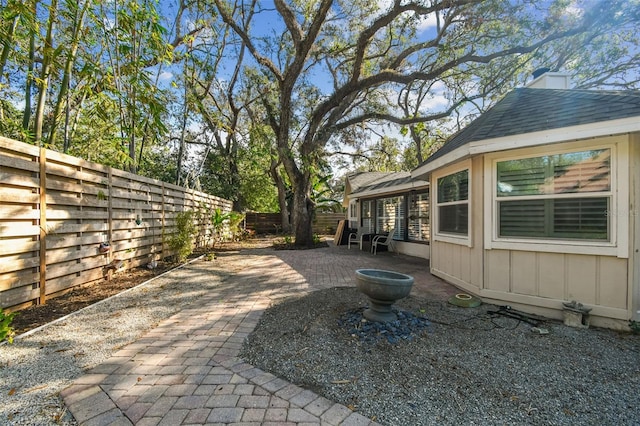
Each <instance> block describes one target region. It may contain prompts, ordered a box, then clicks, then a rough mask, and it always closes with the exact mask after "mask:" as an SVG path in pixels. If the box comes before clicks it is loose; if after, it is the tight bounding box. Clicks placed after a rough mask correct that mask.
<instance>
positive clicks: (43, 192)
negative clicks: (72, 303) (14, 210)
mask: <svg viewBox="0 0 640 426" xmlns="http://www.w3.org/2000/svg"><path fill="white" fill-rule="evenodd" d="M39 256H40V259H39V260H40V300H39V304H41V305H44V304H45V303H46V301H47V150H46V149H45V148H40V253H39Z"/></svg>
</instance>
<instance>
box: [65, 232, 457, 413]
mask: <svg viewBox="0 0 640 426" xmlns="http://www.w3.org/2000/svg"><path fill="white" fill-rule="evenodd" d="M188 267H189V268H191V269H192V270H194V271H195V272H197V271H198V270H201V271H203V270H207V271H208V272H210V270H211V269H218V270H220V271H225V274H226V276H227V278H226V279H225V280H223V281H222V283H221V285H220V286H219V288H217V291H214V292H210V293H209V294H208V295H207V296H206V297H205V298H203V299H202V300H200V301H199V303H197V304H194V305H190V306H188V307H186V308H185V309H184V310H182V311H181V312H179V313H178V314H176V315H174V316H172V317H171V318H168V319H166V320H165V321H162V322H161V323H160V324H158V326H157V327H156V328H154V329H152V330H150V331H149V332H148V333H146V334H145V335H144V336H143V337H142V338H140V339H138V340H137V341H135V342H133V343H131V344H129V345H127V346H125V347H123V348H122V349H120V350H119V351H117V352H116V353H114V354H113V356H112V357H111V358H110V359H109V360H108V361H107V362H105V363H103V364H101V365H98V366H97V367H95V368H93V369H91V370H90V371H87V374H86V375H84V376H83V377H80V378H79V379H77V380H76V381H75V382H74V384H73V385H72V386H70V387H68V388H67V389H65V390H64V391H63V392H61V396H62V397H63V398H64V401H65V404H66V405H67V408H68V409H69V411H70V412H71V413H72V414H73V416H74V417H75V418H76V420H77V421H78V423H79V424H81V425H131V424H136V425H180V424H183V425H186V424H242V425H319V424H322V425H373V424H375V423H374V422H371V421H370V420H369V419H368V418H366V417H364V416H362V415H360V414H358V413H356V412H353V411H351V410H349V409H348V408H347V407H345V406H343V405H340V404H336V403H334V402H332V401H329V400H327V399H325V398H323V397H321V396H319V395H317V394H315V393H314V392H311V391H309V390H306V389H303V388H301V387H299V386H296V385H295V384H292V383H289V382H287V381H285V380H282V379H280V378H278V377H275V376H274V375H272V374H270V373H267V372H264V371H262V370H260V369H258V368H255V367H253V366H252V365H249V364H247V363H245V362H243V361H242V360H241V359H239V358H238V353H239V350H240V348H241V345H242V342H243V340H244V338H245V337H246V336H247V335H248V334H249V333H251V331H252V330H253V329H254V327H255V326H256V324H257V323H258V320H259V319H260V316H261V315H262V313H263V312H264V310H265V309H266V308H267V307H268V306H269V305H270V304H271V303H273V302H274V301H276V300H277V299H280V298H284V297H288V296H292V295H296V294H303V293H305V292H309V291H314V290H318V289H323V288H330V287H335V286H354V285H355V282H354V279H355V278H354V277H355V274H354V271H355V270H356V269H359V268H378V269H389V270H394V271H398V272H403V273H406V274H409V275H412V276H413V277H414V279H415V283H414V288H413V290H412V293H413V294H421V295H425V296H428V297H432V298H434V299H438V300H443V299H446V298H448V297H449V296H451V295H453V294H455V293H456V288H455V287H453V286H450V285H449V284H446V283H445V282H443V281H442V280H440V279H438V278H435V277H433V276H432V275H431V274H429V272H428V270H429V267H428V261H426V260H424V259H418V258H411V257H408V256H401V255H396V254H393V253H381V254H379V255H377V256H372V255H371V254H369V253H366V252H361V251H359V250H358V249H357V248H353V247H352V248H351V250H348V249H347V247H346V246H340V247H336V246H334V245H333V244H330V247H328V248H323V249H315V250H301V251H273V250H270V249H257V250H251V251H243V252H241V253H222V254H221V255H220V256H219V257H218V259H217V260H215V261H212V262H205V261H198V262H195V263H192V264H191V265H189V266H188ZM229 272H231V273H230V274H229ZM170 277H171V275H169V278H170ZM125 297H126V296H125Z"/></svg>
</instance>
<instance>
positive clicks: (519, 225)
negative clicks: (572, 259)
mask: <svg viewBox="0 0 640 426" xmlns="http://www.w3.org/2000/svg"><path fill="white" fill-rule="evenodd" d="M495 194H496V203H497V208H496V212H497V237H498V238H526V239H541V238H542V239H562V240H583V241H610V240H611V235H610V234H611V226H610V223H609V215H608V214H607V213H608V212H609V211H610V210H611V208H612V207H611V206H612V190H611V149H592V150H585V151H575V152H566V153H561V154H555V155H545V156H538V157H528V158H519V159H513V160H507V161H498V162H497V163H496V188H495Z"/></svg>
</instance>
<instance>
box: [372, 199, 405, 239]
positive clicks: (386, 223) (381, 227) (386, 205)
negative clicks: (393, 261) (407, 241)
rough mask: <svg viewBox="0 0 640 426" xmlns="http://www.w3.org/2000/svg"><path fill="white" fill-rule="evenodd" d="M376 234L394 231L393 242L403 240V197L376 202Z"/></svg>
mask: <svg viewBox="0 0 640 426" xmlns="http://www.w3.org/2000/svg"><path fill="white" fill-rule="evenodd" d="M376 209H377V215H376V233H378V234H380V233H383V232H390V231H391V230H392V229H395V233H394V240H404V235H405V229H404V228H405V222H404V209H405V207H404V196H399V197H390V198H380V199H378V200H376Z"/></svg>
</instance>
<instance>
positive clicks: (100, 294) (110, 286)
mask: <svg viewBox="0 0 640 426" xmlns="http://www.w3.org/2000/svg"><path fill="white" fill-rule="evenodd" d="M277 241H278V237H275V236H265V237H261V238H253V239H250V240H247V241H240V242H229V243H223V244H222V245H221V246H220V247H218V248H217V249H216V250H215V251H216V252H222V251H229V250H242V249H249V248H264V247H270V246H272V245H273V244H274V243H275V242H277ZM202 254H205V252H203V251H198V252H195V253H193V255H192V256H191V258H193V257H197V256H200V255H202ZM177 266H179V265H178V264H177V263H169V262H158V266H157V267H156V268H155V269H153V270H149V269H147V268H146V267H140V268H133V269H130V270H127V271H122V272H118V273H117V274H116V275H115V276H114V277H113V278H112V279H111V280H110V281H106V280H103V281H99V282H96V283H93V284H90V285H86V286H82V287H79V288H76V289H74V290H73V291H71V292H69V293H66V294H64V295H62V296H59V297H56V298H53V299H49V300H47V303H45V304H44V305H34V306H31V307H29V308H27V309H23V310H21V311H19V312H17V314H16V316H15V317H14V318H13V322H12V323H11V327H13V329H14V331H15V333H16V335H20V334H22V333H26V332H27V331H29V330H32V329H34V328H37V327H40V326H41V325H44V324H47V323H49V322H51V321H54V320H56V319H58V318H61V317H63V316H65V315H68V314H70V313H72V312H75V311H77V310H80V309H82V308H84V307H85V306H89V305H91V304H93V303H96V302H98V301H100V300H103V299H106V298H108V297H111V296H113V295H115V294H118V293H121V292H123V291H125V290H127V289H129V288H132V287H135V286H137V285H139V284H142V283H143V282H145V281H148V280H150V279H151V278H153V277H155V276H157V275H160V274H162V273H164V272H166V271H168V270H170V269H173V268H175V267H177Z"/></svg>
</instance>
